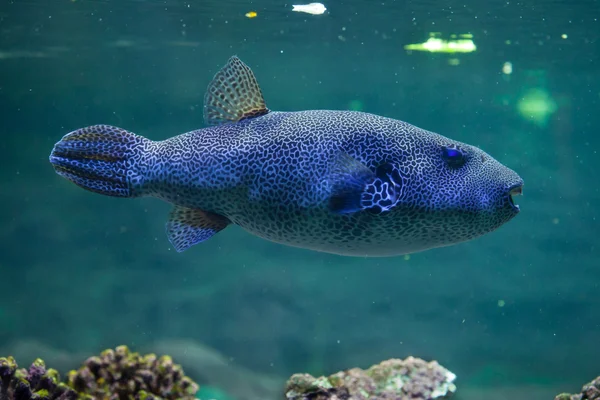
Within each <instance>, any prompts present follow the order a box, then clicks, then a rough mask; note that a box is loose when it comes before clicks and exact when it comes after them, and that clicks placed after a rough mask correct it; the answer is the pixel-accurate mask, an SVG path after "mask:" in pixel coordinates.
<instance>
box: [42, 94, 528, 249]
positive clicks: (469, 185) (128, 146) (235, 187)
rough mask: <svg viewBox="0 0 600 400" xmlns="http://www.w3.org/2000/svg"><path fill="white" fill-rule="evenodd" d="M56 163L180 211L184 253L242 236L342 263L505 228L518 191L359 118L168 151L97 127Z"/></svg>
mask: <svg viewBox="0 0 600 400" xmlns="http://www.w3.org/2000/svg"><path fill="white" fill-rule="evenodd" d="M260 98H261V99H262V96H260ZM265 109H266V107H265ZM233 118H240V117H239V115H237V114H236V116H234V117H233ZM215 121H216V120H215ZM97 136H98V137H102V138H103V139H100V140H95V139H94V138H95V137H97ZM455 150H456V151H455ZM50 161H51V163H52V164H53V165H54V167H55V169H56V170H57V172H58V173H59V174H61V175H63V176H64V177H65V178H67V179H70V180H72V181H73V182H74V183H76V184H78V185H79V186H81V187H84V188H85V189H88V190H92V191H95V192H99V193H103V194H107V195H116V196H121V197H137V196H153V197H157V198H160V199H162V200H164V201H167V202H169V203H172V204H174V205H175V209H174V211H173V213H172V215H171V217H170V219H169V222H168V223H167V233H168V235H169V238H170V239H171V242H172V243H173V244H174V246H175V248H176V249H177V250H178V251H183V250H185V249H186V248H188V247H190V246H191V245H193V244H195V243H198V242H201V241H203V240H206V239H208V238H209V237H211V236H212V235H213V234H215V233H216V232H218V231H220V230H221V229H224V228H225V227H226V226H227V225H229V224H236V225H239V226H241V227H242V228H244V229H245V230H247V231H248V232H250V233H252V234H254V235H257V236H259V237H262V238H265V239H267V240H270V241H273V242H277V243H282V244H286V245H290V246H295V247H301V248H306V249H312V250H317V251H323V252H329V253H335V254H341V255H351V256H394V255H399V254H406V253H413V252H417V251H423V250H427V249H431V248H435V247H441V246H448V245H452V244H456V243H460V242H464V241H467V240H471V239H473V238H476V237H478V236H481V235H483V234H486V233H488V232H491V231H493V230H495V229H496V228H498V227H499V226H501V225H503V224H504V223H506V222H507V221H509V220H510V219H512V218H513V217H514V216H515V215H517V213H518V211H519V210H518V207H517V206H515V205H514V204H513V202H512V198H511V196H510V193H511V190H512V189H514V188H516V187H520V186H521V185H522V184H523V182H522V180H521V178H520V177H519V176H518V175H517V174H516V173H515V172H514V171H512V170H511V169H509V168H508V167H506V166H504V165H502V164H501V163H499V162H498V161H496V160H495V159H493V158H492V157H491V156H489V155H488V154H486V153H485V152H483V151H482V150H480V149H478V148H476V147H473V146H470V145H468V144H465V143H460V142H457V141H454V140H451V139H448V138H446V137H444V136H441V135H438V134H436V133H433V132H429V131H426V130H423V129H420V128H417V127H415V126H413V125H410V124H408V123H406V122H402V121H399V120H395V119H391V118H386V117H381V116H377V115H373V114H369V113H362V112H354V111H331V110H311V111H299V112H274V111H270V112H267V113H265V114H263V115H259V116H254V117H251V118H242V119H241V120H240V121H239V122H229V123H222V124H219V125H216V126H210V127H207V128H204V129H199V130H195V131H192V132H188V133H184V134H181V135H178V136H175V137H172V138H170V139H167V140H164V141H160V142H155V141H151V140H149V139H145V138H143V137H141V136H138V135H134V134H133V133H129V132H127V131H125V130H122V129H120V128H115V127H110V126H106V125H97V126H92V127H87V128H83V129H80V130H77V131H74V132H72V133H70V134H67V135H66V136H65V137H64V138H63V139H62V140H61V141H59V142H58V143H57V144H56V145H55V147H54V150H53V152H52V154H51V156H50ZM194 221H195V222H194ZM169 224H171V228H169ZM173 224H175V225H173ZM177 224H179V225H177ZM190 227H191V230H190ZM194 227H195V228H197V229H196V230H195V231H194V229H195V228H194ZM198 229H199V231H198ZM194 235H196V236H194Z"/></svg>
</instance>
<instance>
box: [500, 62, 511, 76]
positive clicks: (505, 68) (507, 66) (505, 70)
mask: <svg viewBox="0 0 600 400" xmlns="http://www.w3.org/2000/svg"><path fill="white" fill-rule="evenodd" d="M512 71H513V68H512V63H511V62H510V61H507V62H505V63H504V65H502V73H503V74H504V75H510V74H512Z"/></svg>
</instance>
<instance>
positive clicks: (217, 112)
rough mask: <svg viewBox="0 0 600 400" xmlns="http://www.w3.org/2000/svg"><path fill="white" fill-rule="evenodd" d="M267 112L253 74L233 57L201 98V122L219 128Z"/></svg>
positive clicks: (217, 74)
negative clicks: (202, 103) (202, 98)
mask: <svg viewBox="0 0 600 400" xmlns="http://www.w3.org/2000/svg"><path fill="white" fill-rule="evenodd" d="M268 112H269V110H268V109H267V106H266V104H265V100H264V98H263V95H262V91H261V90H260V86H258V82H257V81H256V78H255V77H254V73H253V72H252V70H251V69H250V68H249V67H248V66H247V65H246V64H244V63H243V62H242V61H241V60H240V59H239V58H237V57H236V56H233V57H231V58H230V59H229V61H227V64H225V66H224V67H223V68H221V70H220V71H219V72H217V73H216V75H215V76H214V78H213V80H212V82H211V83H210V84H209V85H208V88H207V89H206V94H205V95H204V122H205V123H206V124H207V125H219V124H223V123H226V122H238V121H241V120H243V119H246V118H252V117H258V116H261V115H265V114H267V113H268Z"/></svg>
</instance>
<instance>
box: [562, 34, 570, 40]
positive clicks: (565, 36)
mask: <svg viewBox="0 0 600 400" xmlns="http://www.w3.org/2000/svg"><path fill="white" fill-rule="evenodd" d="M560 37H561V38H563V39H567V38H568V37H569V36H568V35H567V34H566V33H563V34H562V35H560Z"/></svg>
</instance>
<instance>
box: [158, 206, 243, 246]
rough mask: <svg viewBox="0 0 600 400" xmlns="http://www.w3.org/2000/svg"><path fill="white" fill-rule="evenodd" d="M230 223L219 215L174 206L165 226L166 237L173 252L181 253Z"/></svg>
mask: <svg viewBox="0 0 600 400" xmlns="http://www.w3.org/2000/svg"><path fill="white" fill-rule="evenodd" d="M230 223H231V221H229V219H227V218H226V217H224V216H222V215H219V214H214V213H211V212H208V211H202V210H198V209H196V208H187V207H180V206H175V207H174V208H173V210H171V213H170V214H169V221H168V222H167V224H166V230H167V237H168V238H169V241H170V242H171V244H172V245H173V247H175V250H177V251H178V252H182V251H184V250H187V249H188V248H190V247H192V246H193V245H195V244H198V243H200V242H203V241H205V240H207V239H210V238H211V237H212V236H213V235H215V234H216V233H218V232H219V231H221V230H223V229H225V228H226V227H227V225H229V224H230Z"/></svg>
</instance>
